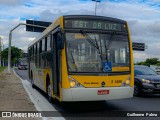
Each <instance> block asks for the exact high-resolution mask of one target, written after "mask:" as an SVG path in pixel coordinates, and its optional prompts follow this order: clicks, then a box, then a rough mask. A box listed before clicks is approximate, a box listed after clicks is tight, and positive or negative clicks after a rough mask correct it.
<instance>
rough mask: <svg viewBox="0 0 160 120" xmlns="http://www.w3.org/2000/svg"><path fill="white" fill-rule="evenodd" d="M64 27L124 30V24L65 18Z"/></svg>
mask: <svg viewBox="0 0 160 120" xmlns="http://www.w3.org/2000/svg"><path fill="white" fill-rule="evenodd" d="M65 28H70V29H72V28H75V29H76V28H79V29H101V30H111V31H126V25H125V24H120V23H115V22H109V21H100V20H65Z"/></svg>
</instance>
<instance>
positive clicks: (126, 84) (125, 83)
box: [121, 77, 130, 87]
mask: <svg viewBox="0 0 160 120" xmlns="http://www.w3.org/2000/svg"><path fill="white" fill-rule="evenodd" d="M126 86H130V77H129V78H128V79H126V80H125V81H124V82H123V83H122V84H121V87H126Z"/></svg>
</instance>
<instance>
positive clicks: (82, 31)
mask: <svg viewBox="0 0 160 120" xmlns="http://www.w3.org/2000/svg"><path fill="white" fill-rule="evenodd" d="M80 32H81V33H82V34H83V35H84V36H86V37H87V41H88V42H89V43H90V44H91V45H92V46H93V47H94V48H96V49H98V50H99V46H98V45H97V44H96V43H95V42H94V40H93V39H92V38H91V37H90V36H89V35H88V33H86V31H84V30H82V29H81V30H80Z"/></svg>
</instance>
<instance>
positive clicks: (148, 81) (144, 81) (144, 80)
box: [142, 79, 151, 84]
mask: <svg viewBox="0 0 160 120" xmlns="http://www.w3.org/2000/svg"><path fill="white" fill-rule="evenodd" d="M142 82H143V83H147V84H149V83H151V81H150V80H146V79H142Z"/></svg>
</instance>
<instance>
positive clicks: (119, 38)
mask: <svg viewBox="0 0 160 120" xmlns="http://www.w3.org/2000/svg"><path fill="white" fill-rule="evenodd" d="M65 27H66V29H65V39H66V41H65V43H66V44H65V51H66V52H65V54H66V68H67V69H66V70H67V79H66V80H65V82H64V83H65V84H63V87H62V101H96V100H111V99H122V98H130V97H132V96H133V83H134V82H133V70H132V69H133V65H132V64H133V60H132V59H133V58H132V48H131V40H130V38H129V33H128V30H127V24H126V22H124V23H123V22H115V21H107V20H106V21H100V20H97V19H96V20H86V19H85V20H82V19H81V20H79V19H78V20H66V21H65ZM67 28H68V29H67ZM62 78H63V77H62ZM66 81H67V82H66ZM67 84H68V85H67Z"/></svg>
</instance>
